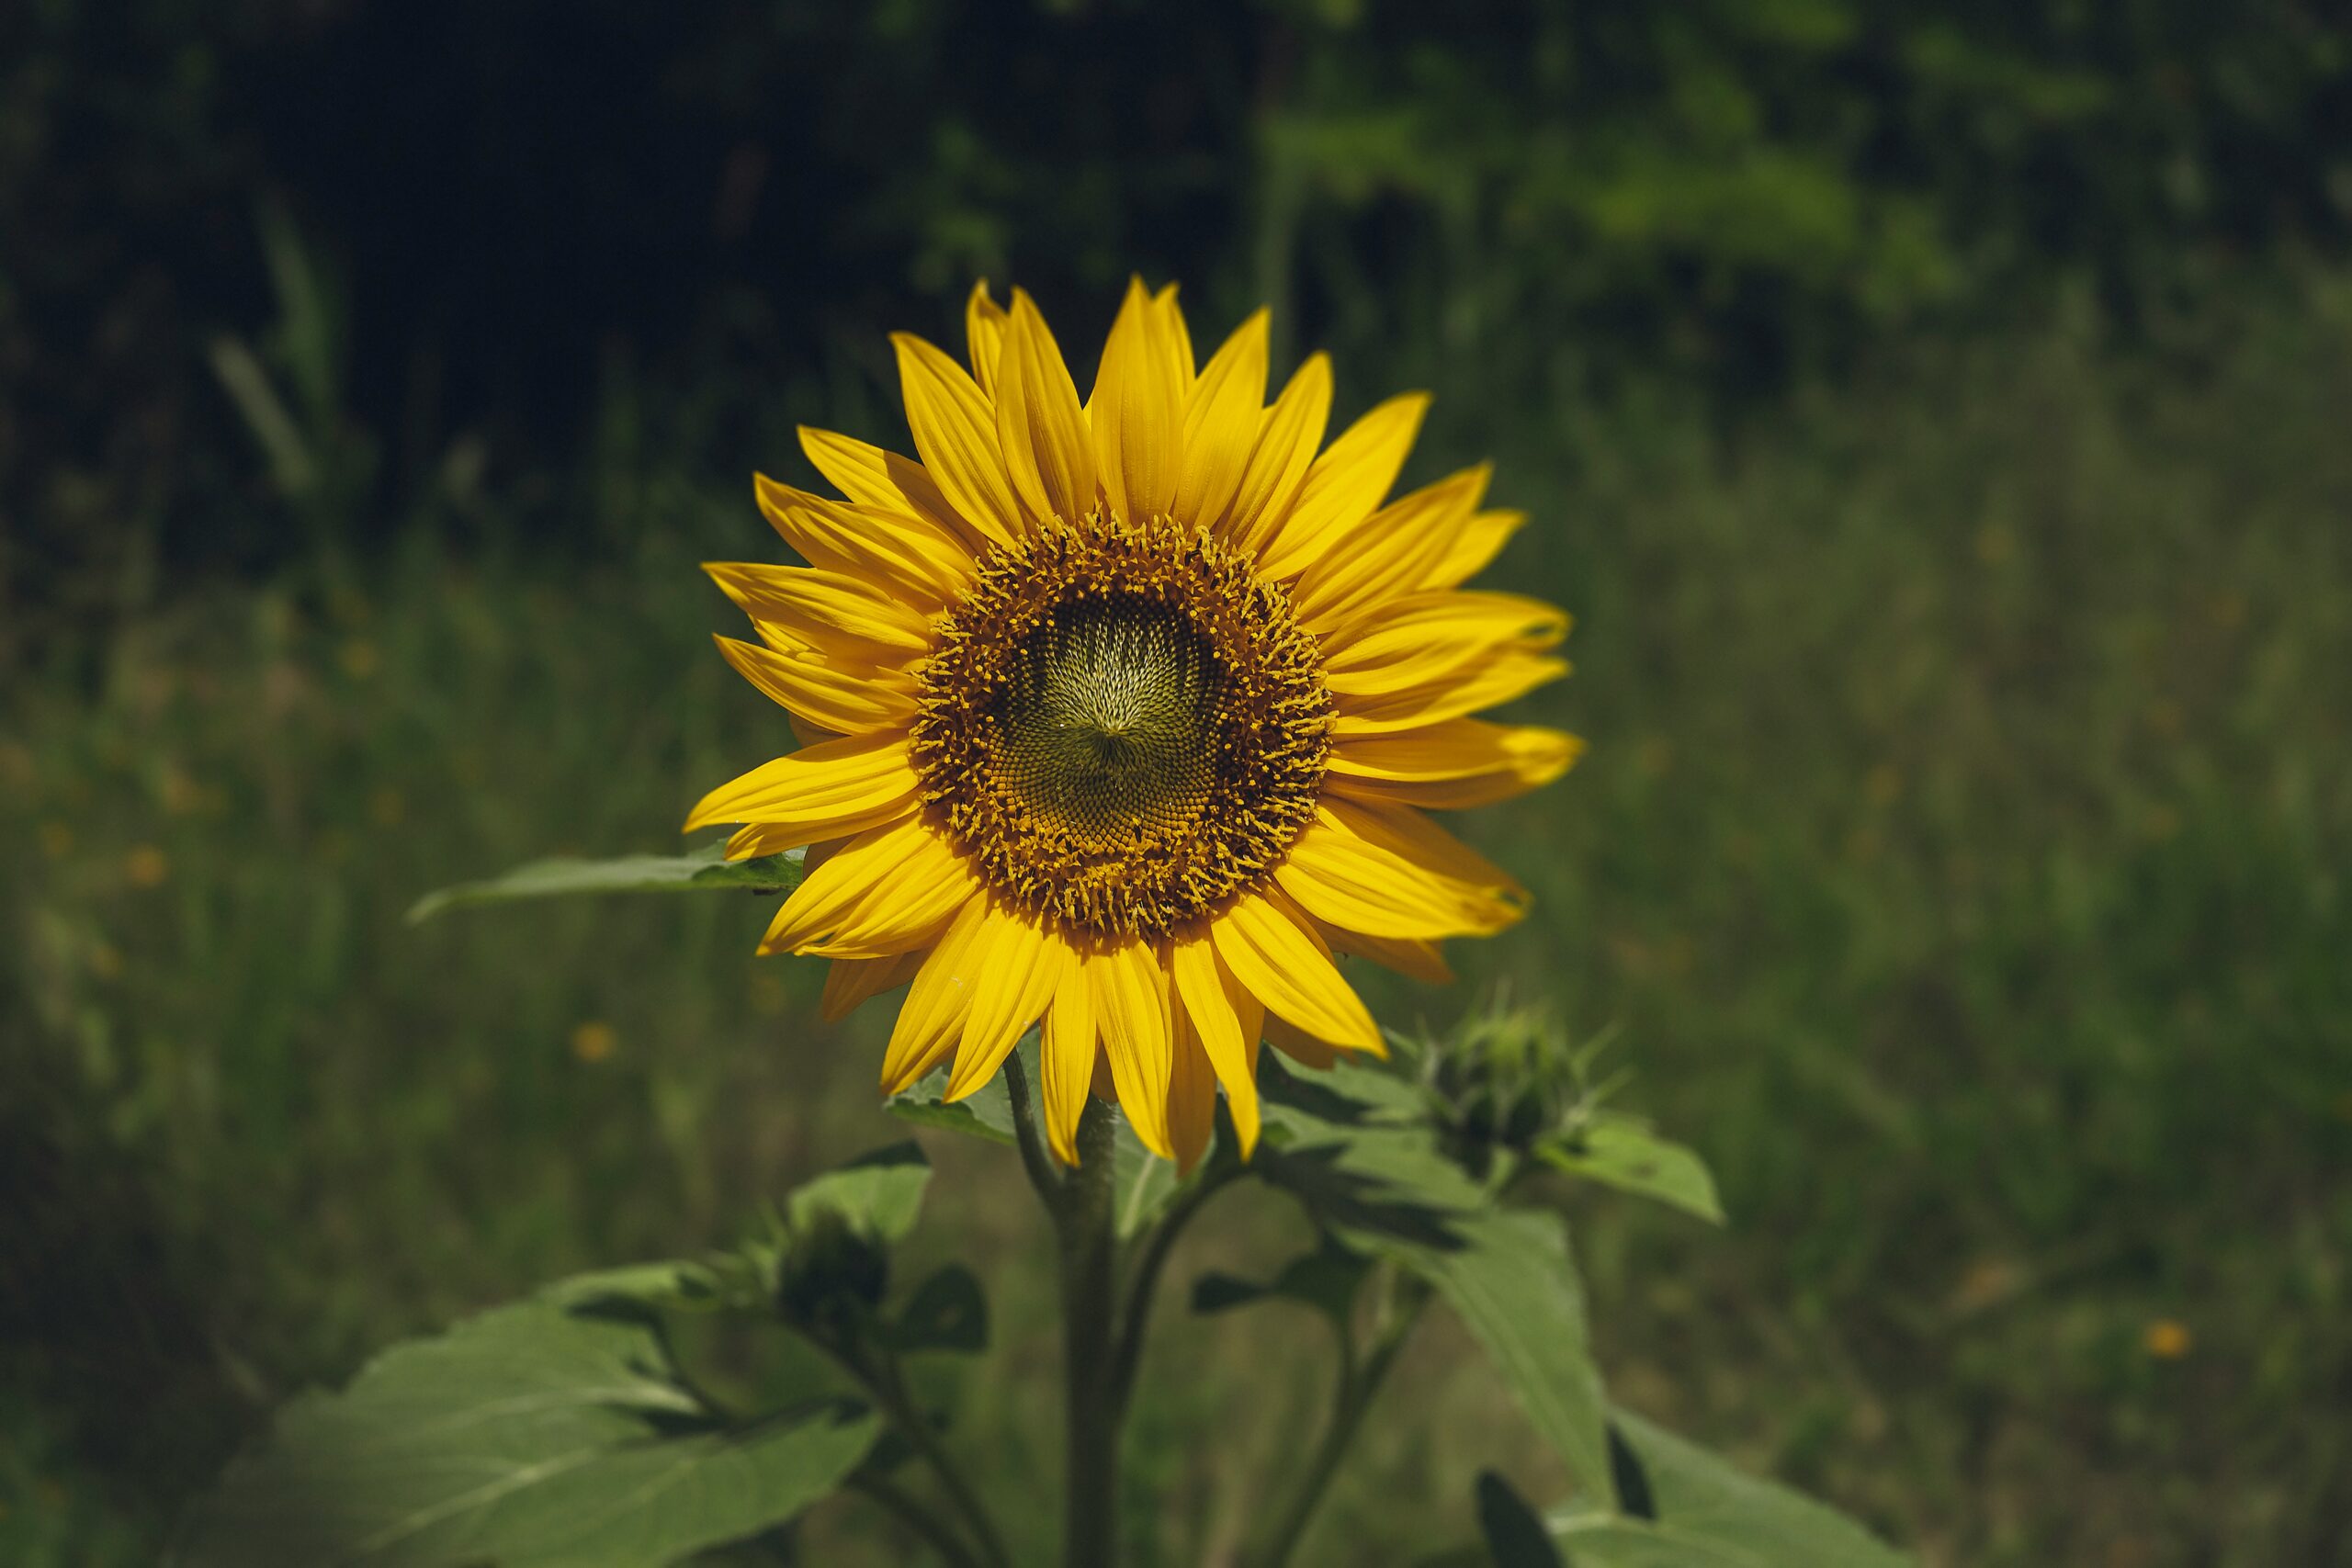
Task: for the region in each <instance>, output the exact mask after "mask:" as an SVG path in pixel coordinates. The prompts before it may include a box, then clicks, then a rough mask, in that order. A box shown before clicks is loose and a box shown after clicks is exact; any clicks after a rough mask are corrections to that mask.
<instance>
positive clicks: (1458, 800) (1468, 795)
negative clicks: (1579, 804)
mask: <svg viewBox="0 0 2352 1568" xmlns="http://www.w3.org/2000/svg"><path fill="white" fill-rule="evenodd" d="M1583 751H1584V742H1583V741H1582V740H1580V739H1577V737H1575V736H1573V735H1569V734H1566V733H1564V732H1563V731H1560V730H1557V729H1545V728H1540V727H1538V726H1533V725H1501V724H1487V723H1486V722H1484V721H1483V720H1479V719H1475V718H1453V719H1448V720H1446V721H1445V722H1444V723H1443V724H1433V725H1430V727H1429V728H1426V729H1405V730H1397V731H1395V732H1393V733H1386V734H1377V735H1351V736H1345V737H1341V738H1340V739H1338V740H1336V741H1335V742H1334V743H1333V745H1332V748H1331V761H1330V770H1331V771H1330V772H1329V773H1327V774H1325V775H1324V787H1325V788H1326V790H1327V791H1330V792H1334V793H1338V794H1341V795H1349V796H1351V797H1352V798H1355V799H1359V800H1372V801H1388V802H1395V803H1397V804H1401V805H1409V806H1421V807H1435V808H1439V809H1456V808H1460V807H1470V806H1487V805H1490V804H1492V803H1493V802H1495V801H1498V800H1509V799H1510V797H1511V796H1512V795H1524V794H1525V793H1526V792H1527V791H1529V790H1531V789H1534V788H1536V787H1538V786H1539V785H1542V784H1550V783H1551V782H1552V781H1553V780H1554V779H1556V778H1558V777H1559V776H1560V775H1561V774H1562V773H1566V772H1567V771H1568V769H1569V768H1570V767H1571V766H1572V765H1574V763H1575V762H1576V760H1577V757H1578V756H1580V755H1582V753H1583Z"/></svg>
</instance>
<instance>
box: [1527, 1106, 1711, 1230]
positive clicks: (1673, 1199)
mask: <svg viewBox="0 0 2352 1568" xmlns="http://www.w3.org/2000/svg"><path fill="white" fill-rule="evenodd" d="M1538 1153H1539V1154H1540V1156H1542V1157H1543V1159H1544V1161H1545V1162H1547V1163H1548V1164H1551V1165H1553V1166H1555V1167H1557V1168H1560V1169H1561V1170H1565V1171H1566V1172H1568V1173H1569V1174H1571V1175H1574V1176H1581V1177H1584V1178H1586V1179H1589V1180H1593V1181H1598V1182H1601V1183H1603V1184H1604V1185H1607V1186H1610V1187H1614V1188H1616V1189H1617V1190H1620V1191H1622V1192H1632V1193H1635V1194H1637V1195H1639V1196H1641V1197H1645V1198H1655V1199H1657V1201H1660V1202H1662V1203H1670V1204H1672V1205H1673V1206H1674V1207H1676V1208H1678V1209H1680V1210H1682V1211H1683V1212H1685V1213H1691V1214H1696V1215H1698V1216H1699V1218H1701V1219H1702V1220H1706V1221H1709V1222H1711V1223H1713V1224H1723V1223H1724V1211H1723V1204H1722V1203H1721V1201H1718V1200H1717V1198H1716V1196H1715V1179H1714V1177H1713V1175H1712V1174H1710V1173H1709V1171H1708V1169H1707V1163H1706V1161H1704V1160H1702V1159H1701V1158H1700V1157H1699V1156H1698V1155H1697V1154H1696V1153H1695V1152H1694V1151H1692V1150H1691V1149H1690V1148H1688V1147H1686V1146H1684V1145H1681V1144H1678V1143H1674V1142H1672V1141H1671V1140H1669V1139H1666V1138H1661V1137H1659V1136H1658V1135H1657V1134H1655V1133H1653V1132H1651V1131H1650V1130H1649V1129H1648V1128H1647V1127H1645V1126H1644V1125H1643V1124H1642V1123H1640V1122H1636V1121H1634V1120H1632V1119H1631V1118H1628V1117H1622V1116H1608V1117H1604V1118H1602V1119H1601V1120H1600V1121H1598V1122H1595V1123H1594V1124H1593V1125H1592V1126H1590V1127H1589V1128H1587V1129H1586V1130H1585V1131H1584V1134H1582V1136H1580V1137H1579V1138H1578V1139H1577V1141H1576V1142H1575V1143H1573V1144H1555V1145H1545V1146H1544V1148H1542V1149H1540V1150H1539V1151H1538Z"/></svg>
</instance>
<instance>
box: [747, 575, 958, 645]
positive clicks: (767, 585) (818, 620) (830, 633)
mask: <svg viewBox="0 0 2352 1568" xmlns="http://www.w3.org/2000/svg"><path fill="white" fill-rule="evenodd" d="M703 570H705V571H707V572H708V573H709V574H710V578H711V581H714V582H716V583H718V586H719V590H720V591H721V592H724V593H725V594H726V595H727V596H728V597H729V599H732V600H733V601H735V604H736V605H737V607H738V608H740V609H741V610H742V612H743V613H744V614H745V615H750V616H751V617H752V619H754V620H759V621H767V622H770V623H772V624H774V625H775V626H780V627H782V628H783V629H784V630H786V631H787V632H789V633H791V634H792V635H793V636H794V637H798V638H799V639H801V640H802V641H803V642H806V643H809V644H810V645H811V646H812V647H816V648H820V649H826V650H827V651H829V652H830V651H832V650H834V649H839V650H840V651H841V652H842V654H843V655H845V656H847V657H849V658H852V659H865V660H872V661H873V662H875V663H876V664H904V663H906V662H908V661H909V660H914V659H918V658H921V657H922V655H924V654H927V653H929V652H930V651H931V649H932V643H933V637H932V631H931V622H930V621H929V619H927V618H926V617H925V616H924V615H923V614H922V612H921V611H919V610H917V609H915V608H914V607H913V606H911V605H909V604H902V603H900V602H899V601H898V600H896V599H892V598H889V597H888V596H886V595H885V594H884V593H882V592H881V591H880V590H878V589H876V588H875V587H874V586H873V585H872V584H871V583H868V582H865V581H862V580H860V579H858V578H854V577H846V576H843V575H842V573H840V572H834V571H820V570H817V569H816V568H814V567H808V566H769V565H766V564H764V563H763V562H759V561H705V562H704V563H703Z"/></svg>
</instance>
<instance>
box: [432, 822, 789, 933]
mask: <svg viewBox="0 0 2352 1568" xmlns="http://www.w3.org/2000/svg"><path fill="white" fill-rule="evenodd" d="M797 886H800V852H799V851H798V850H787V851H786V852H784V853H782V854H780V855H763V856H761V857H760V858H759V859H757V860H744V861H730V860H729V859H727V846H726V843H725V842H724V841H723V840H722V841H719V842H717V843H710V844H705V845H703V846H702V847H701V848H699V849H696V850H693V851H690V852H687V853H685V854H682V855H623V856H621V857H620V858H618V859H616V860H580V859H576V858H574V857H571V856H568V855H559V856H553V857H550V858H548V859H546V860H535V861H533V862H531V863H529V864H527V865H518V866H516V867H515V869H514V870H512V871H510V872H507V873H505V874H503V875H499V876H493V877H489V878H487V879H485V880H483V881H481V882H461V883H459V884H458V885H457V886H454V887H444V888H440V889H438V890H437V891H435V892H432V893H427V894H426V895H425V896H424V897H422V898H419V899H418V900H417V901H416V902H415V903H414V904H413V905H411V906H410V907H409V911H408V923H409V924H411V925H421V924H422V923H424V921H426V920H429V919H432V918H433V917H434V916H435V915H437V914H440V913H441V912H443V911H444V910H447V909H455V908H462V907H463V906H466V905H469V904H503V903H507V902H510V901H512V900H515V899H518V898H560V897H570V896H571V895H574V894H581V893H691V892H695V891H698V890H700V889H705V888H719V887H732V888H738V889H743V890H748V891H750V892H753V893H789V892H791V891H792V890H793V889H794V888H796V887H797Z"/></svg>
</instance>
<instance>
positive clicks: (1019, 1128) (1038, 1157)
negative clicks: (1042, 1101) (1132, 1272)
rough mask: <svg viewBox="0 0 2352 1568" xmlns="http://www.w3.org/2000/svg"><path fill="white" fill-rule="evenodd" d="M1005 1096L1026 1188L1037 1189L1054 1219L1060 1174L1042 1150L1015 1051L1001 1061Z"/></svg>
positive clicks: (1023, 1071) (1059, 1196)
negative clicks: (1019, 1152) (1019, 1149)
mask: <svg viewBox="0 0 2352 1568" xmlns="http://www.w3.org/2000/svg"><path fill="white" fill-rule="evenodd" d="M1004 1088H1005V1096H1006V1098H1007V1099H1009V1100H1012V1134H1013V1142H1014V1143H1016V1144H1018V1145H1020V1146H1021V1168H1022V1169H1023V1170H1025V1171H1027V1172H1028V1173H1029V1185H1030V1186H1032V1187H1034V1188H1035V1189H1036V1190H1037V1196H1038V1197H1039V1198H1041V1199H1043V1200H1044V1201H1045V1204H1046V1209H1047V1211H1048V1212H1050V1213H1053V1214H1055V1215H1056V1216H1057V1218H1058V1216H1059V1215H1060V1213H1061V1206H1062V1178H1061V1173H1060V1172H1059V1171H1057V1170H1056V1169H1055V1168H1054V1156H1052V1155H1050V1154H1048V1153H1047V1152H1046V1140H1045V1136H1044V1134H1041V1133H1040V1132H1039V1131H1038V1130H1037V1106H1036V1102H1035V1099H1034V1098H1033V1097H1032V1096H1031V1094H1030V1090H1029V1067H1028V1064H1026V1063H1024V1062H1023V1061H1022V1059H1021V1053H1020V1052H1019V1051H1015V1052H1013V1053H1012V1055H1009V1056H1007V1057H1005V1059H1004Z"/></svg>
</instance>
